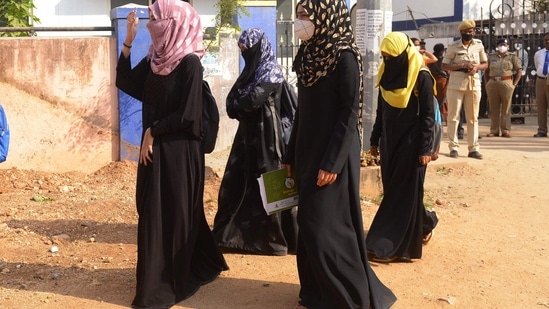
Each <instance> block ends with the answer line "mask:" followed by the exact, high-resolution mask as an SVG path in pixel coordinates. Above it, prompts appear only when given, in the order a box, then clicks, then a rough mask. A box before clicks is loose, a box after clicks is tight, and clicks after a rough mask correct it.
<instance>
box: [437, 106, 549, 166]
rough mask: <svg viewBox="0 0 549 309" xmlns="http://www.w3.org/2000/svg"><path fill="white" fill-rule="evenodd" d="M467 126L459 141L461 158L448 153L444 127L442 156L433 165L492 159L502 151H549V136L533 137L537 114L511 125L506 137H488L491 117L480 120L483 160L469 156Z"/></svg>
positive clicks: (441, 146)
mask: <svg viewBox="0 0 549 309" xmlns="http://www.w3.org/2000/svg"><path fill="white" fill-rule="evenodd" d="M464 128H465V137H464V139H462V140H460V141H459V144H460V151H459V158H457V159H456V158H450V157H449V156H448V155H449V153H450V151H449V150H448V137H447V135H446V129H447V128H446V127H444V137H443V140H442V143H441V145H440V157H439V159H438V160H436V161H435V162H432V164H433V165H439V164H451V163H457V162H460V163H461V162H478V163H481V162H482V161H485V160H490V157H493V156H498V155H501V151H505V152H516V153H517V154H518V153H523V154H524V153H527V154H528V155H535V154H536V153H537V152H542V151H549V138H542V137H533V136H534V134H536V133H537V128H538V125H537V116H526V117H525V123H524V124H513V125H512V126H511V138H505V137H486V134H488V133H489V132H490V119H480V120H479V134H480V136H481V137H482V139H480V140H479V144H480V151H479V152H480V153H481V154H482V155H483V156H484V159H483V160H478V159H473V158H468V157H467V154H468V153H469V151H468V149H467V127H466V126H464Z"/></svg>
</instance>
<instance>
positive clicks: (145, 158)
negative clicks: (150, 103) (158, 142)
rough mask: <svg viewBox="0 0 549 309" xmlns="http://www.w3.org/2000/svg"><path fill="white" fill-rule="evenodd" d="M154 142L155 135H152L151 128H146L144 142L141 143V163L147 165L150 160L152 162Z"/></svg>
mask: <svg viewBox="0 0 549 309" xmlns="http://www.w3.org/2000/svg"><path fill="white" fill-rule="evenodd" d="M153 142H154V137H153V136H152V135H151V128H147V130H145V135H144V136H143V144H141V151H140V153H139V163H142V164H143V165H145V166H147V163H148V162H151V163H152V161H153V160H152V156H151V155H152V154H153Z"/></svg>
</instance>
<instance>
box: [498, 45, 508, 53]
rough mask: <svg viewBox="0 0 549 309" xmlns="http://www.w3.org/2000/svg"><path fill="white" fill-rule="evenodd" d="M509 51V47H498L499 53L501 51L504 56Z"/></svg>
mask: <svg viewBox="0 0 549 309" xmlns="http://www.w3.org/2000/svg"><path fill="white" fill-rule="evenodd" d="M507 50H508V48H507V46H505V45H501V46H498V51H499V52H500V53H502V54H503V53H506V52H507Z"/></svg>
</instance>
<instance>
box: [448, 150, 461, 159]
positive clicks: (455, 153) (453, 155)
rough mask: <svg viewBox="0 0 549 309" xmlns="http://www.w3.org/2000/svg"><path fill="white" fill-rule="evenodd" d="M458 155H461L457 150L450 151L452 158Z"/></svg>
mask: <svg viewBox="0 0 549 309" xmlns="http://www.w3.org/2000/svg"><path fill="white" fill-rule="evenodd" d="M457 157H459V154H458V152H457V150H452V151H450V158H457Z"/></svg>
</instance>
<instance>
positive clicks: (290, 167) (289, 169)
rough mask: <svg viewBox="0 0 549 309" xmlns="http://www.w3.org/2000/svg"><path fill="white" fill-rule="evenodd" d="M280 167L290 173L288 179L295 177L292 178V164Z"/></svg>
mask: <svg viewBox="0 0 549 309" xmlns="http://www.w3.org/2000/svg"><path fill="white" fill-rule="evenodd" d="M280 167H281V168H285V169H286V172H287V173H288V177H293V176H292V166H291V165H290V164H280Z"/></svg>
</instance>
